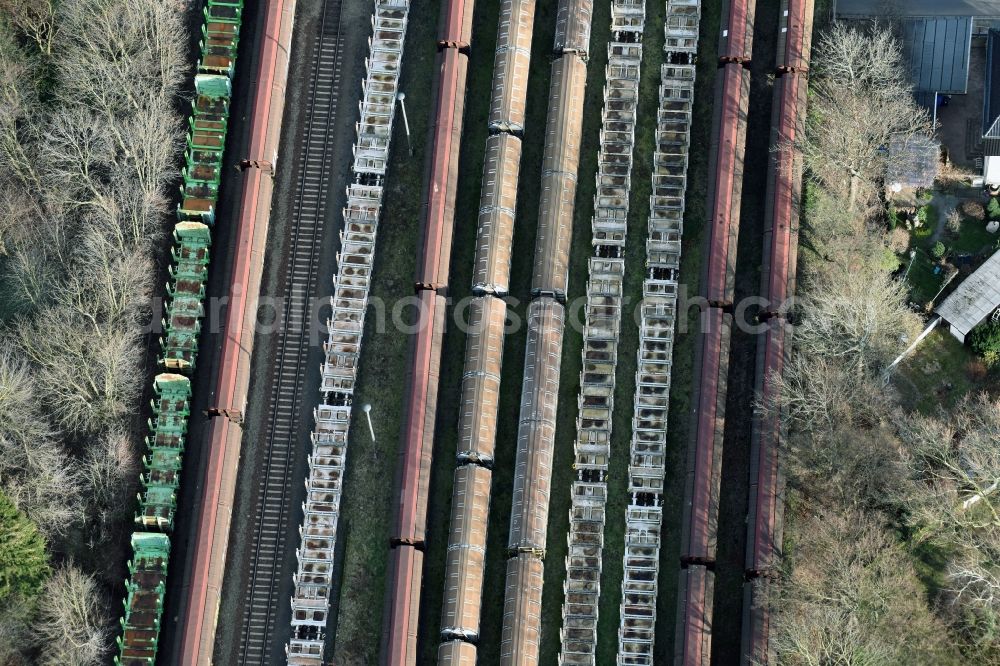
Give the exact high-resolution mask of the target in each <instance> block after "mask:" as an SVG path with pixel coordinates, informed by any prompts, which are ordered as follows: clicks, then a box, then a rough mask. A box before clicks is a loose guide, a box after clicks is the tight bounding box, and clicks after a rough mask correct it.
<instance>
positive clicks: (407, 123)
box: [369, 92, 413, 407]
mask: <svg viewBox="0 0 1000 666" xmlns="http://www.w3.org/2000/svg"><path fill="white" fill-rule="evenodd" d="M396 99H398V100H399V108H400V109H402V110H403V127H405V128H406V146H407V147H408V148H409V149H410V157H413V144H412V143H411V142H410V121H409V120H408V119H407V117H406V102H404V101H403V100H405V99H406V93H404V92H398V93H396ZM369 407H370V405H369Z"/></svg>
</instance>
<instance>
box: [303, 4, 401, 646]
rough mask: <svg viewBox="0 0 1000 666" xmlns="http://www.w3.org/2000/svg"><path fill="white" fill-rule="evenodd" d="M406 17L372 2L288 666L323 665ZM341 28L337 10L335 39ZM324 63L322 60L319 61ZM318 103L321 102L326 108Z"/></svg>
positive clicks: (314, 436)
mask: <svg viewBox="0 0 1000 666" xmlns="http://www.w3.org/2000/svg"><path fill="white" fill-rule="evenodd" d="M408 13H409V2H408V0H375V8H374V11H373V14H372V19H371V23H372V37H371V39H370V40H369V56H368V58H367V59H366V61H365V65H366V74H365V79H364V80H363V81H362V86H361V90H362V98H361V102H360V119H359V121H358V123H357V125H356V132H357V138H356V140H355V143H354V148H353V152H354V154H353V163H352V165H351V171H352V173H353V174H354V182H353V183H351V184H350V185H349V186H348V188H347V205H346V206H345V207H344V209H343V228H342V229H341V231H340V243H341V247H340V252H339V253H338V254H337V272H336V274H335V276H334V278H333V283H334V293H333V296H332V297H331V299H330V305H331V314H330V318H329V320H328V322H327V340H326V342H325V343H324V345H323V349H324V362H323V367H322V379H321V386H320V393H321V394H322V400H321V401H320V404H319V405H318V406H317V407H316V409H315V410H314V420H315V426H314V428H313V432H312V435H311V439H312V447H313V448H312V453H311V455H310V456H309V458H308V465H309V475H308V478H307V479H306V482H305V483H306V490H307V494H306V501H305V503H304V504H303V507H302V509H303V518H302V524H301V525H300V527H299V534H300V536H301V539H302V540H301V544H300V545H299V547H298V548H297V549H296V551H295V555H296V560H297V567H296V572H295V574H294V577H293V581H294V585H295V589H294V593H293V595H292V598H291V609H292V617H291V632H292V635H291V639H290V640H289V643H288V645H287V646H286V649H285V651H286V656H287V659H288V664H289V666H313V665H315V666H320V665H321V664H322V663H324V662H323V654H324V650H325V649H326V626H327V622H328V619H329V618H328V616H329V611H330V594H331V591H332V589H333V587H334V580H333V560H334V553H335V551H336V544H337V542H336V539H337V524H338V519H339V515H340V498H341V492H342V491H343V481H344V474H345V472H346V462H347V442H348V434H349V431H350V426H351V419H352V411H353V409H352V401H353V395H354V386H355V383H356V381H357V373H358V368H359V361H360V358H361V343H362V336H363V333H364V322H365V310H366V308H367V304H368V296H369V291H370V288H371V273H372V266H373V261H374V257H375V241H376V236H377V232H378V221H379V216H380V213H381V206H382V196H383V185H382V179H383V177H384V175H385V170H386V166H387V164H388V158H389V145H390V140H391V137H392V126H393V119H394V117H395V104H396V92H397V90H398V87H399V75H400V66H401V63H402V58H403V43H404V41H405V37H406V26H407V18H408ZM340 29H341V28H340V20H339V11H338V19H337V30H336V39H338V40H339V38H340ZM318 62H322V54H321V55H320V56H319V60H318ZM328 62H329V61H328ZM329 66H330V67H332V69H329V70H327V71H328V73H334V72H336V71H338V70H339V66H338V63H337V61H336V60H335V61H333V62H329ZM322 104H323V102H322V101H320V106H322ZM320 140H321V141H322V145H323V146H324V148H323V155H322V158H321V159H322V161H323V162H324V163H327V162H328V161H329V160H328V159H327V154H326V146H327V145H328V143H329V142H328V141H327V139H326V134H325V133H324V134H322V135H321V137H320ZM307 164H308V160H307ZM302 177H303V180H304V182H314V183H316V182H317V181H316V180H315V174H314V173H308V174H307V173H303V174H302ZM319 186H320V187H323V186H324V185H323V184H320V185H319ZM300 200H301V197H300Z"/></svg>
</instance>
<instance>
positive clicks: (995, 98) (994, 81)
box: [983, 30, 1000, 157]
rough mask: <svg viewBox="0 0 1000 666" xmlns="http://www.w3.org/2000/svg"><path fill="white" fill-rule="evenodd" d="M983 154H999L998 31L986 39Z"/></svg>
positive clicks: (999, 39) (990, 155)
mask: <svg viewBox="0 0 1000 666" xmlns="http://www.w3.org/2000/svg"><path fill="white" fill-rule="evenodd" d="M983 155H984V156H985V157H993V156H996V155H1000V32H998V31H996V30H990V33H989V37H987V39H986V81H985V85H984V88H983Z"/></svg>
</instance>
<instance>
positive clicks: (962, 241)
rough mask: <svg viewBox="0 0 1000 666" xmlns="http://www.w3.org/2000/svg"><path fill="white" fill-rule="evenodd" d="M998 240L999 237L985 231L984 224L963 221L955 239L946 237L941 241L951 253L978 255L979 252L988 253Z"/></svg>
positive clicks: (974, 221)
mask: <svg viewBox="0 0 1000 666" xmlns="http://www.w3.org/2000/svg"><path fill="white" fill-rule="evenodd" d="M998 238H1000V235H998V234H991V233H990V232H988V231H986V222H981V221H979V220H964V221H963V222H962V227H961V230H960V231H959V233H958V237H957V238H954V237H948V236H947V235H946V236H945V237H943V238H942V239H941V240H942V241H943V242H944V244H945V245H946V246H947V247H948V249H949V250H951V251H952V252H962V253H965V252H968V253H970V254H979V253H981V252H989V250H991V249H992V248H993V247H994V245H995V244H996V242H997V240H998Z"/></svg>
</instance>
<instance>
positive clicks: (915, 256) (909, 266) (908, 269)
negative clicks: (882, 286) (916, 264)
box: [903, 250, 917, 280]
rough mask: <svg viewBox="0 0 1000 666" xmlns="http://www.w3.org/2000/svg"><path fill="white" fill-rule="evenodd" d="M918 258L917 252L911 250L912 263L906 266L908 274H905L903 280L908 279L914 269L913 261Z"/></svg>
mask: <svg viewBox="0 0 1000 666" xmlns="http://www.w3.org/2000/svg"><path fill="white" fill-rule="evenodd" d="M916 258H917V251H916V250H910V263H908V264H907V265H906V272H905V273H903V279H904V280H905V279H906V276H907V275H909V274H910V269H911V268H913V260H914V259H916Z"/></svg>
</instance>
